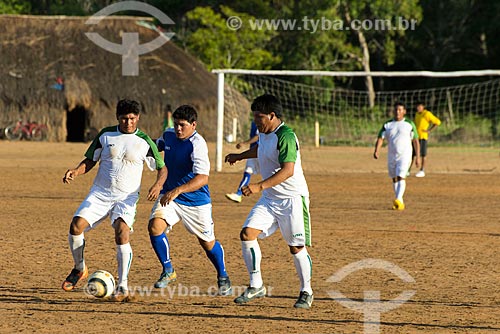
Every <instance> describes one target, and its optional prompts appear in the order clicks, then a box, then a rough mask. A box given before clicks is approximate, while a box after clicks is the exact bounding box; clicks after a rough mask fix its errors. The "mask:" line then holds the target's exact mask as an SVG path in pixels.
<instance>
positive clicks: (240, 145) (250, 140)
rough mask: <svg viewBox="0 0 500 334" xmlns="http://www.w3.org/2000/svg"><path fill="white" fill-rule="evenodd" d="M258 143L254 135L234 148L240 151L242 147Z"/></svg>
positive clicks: (256, 136)
mask: <svg viewBox="0 0 500 334" xmlns="http://www.w3.org/2000/svg"><path fill="white" fill-rule="evenodd" d="M258 141H259V135H255V136H253V137H252V138H250V139H248V140H245V141H242V142H241V143H238V144H236V148H237V149H240V148H241V147H242V146H243V145H252V144H253V143H256V142H258Z"/></svg>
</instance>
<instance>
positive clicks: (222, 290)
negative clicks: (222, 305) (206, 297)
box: [217, 277, 233, 296]
mask: <svg viewBox="0 0 500 334" xmlns="http://www.w3.org/2000/svg"><path fill="white" fill-rule="evenodd" d="M217 286H218V287H219V295H220V296H229V295H231V293H233V288H232V287H231V281H230V280H229V277H219V278H218V279H217Z"/></svg>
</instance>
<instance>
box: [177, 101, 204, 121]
mask: <svg viewBox="0 0 500 334" xmlns="http://www.w3.org/2000/svg"><path fill="white" fill-rule="evenodd" d="M172 118H173V119H183V120H186V121H188V123H190V124H193V122H194V121H196V120H198V113H197V112H196V109H194V107H193V106H190V105H188V104H184V105H182V106H180V107H178V108H177V109H175V111H174V113H173V114H172Z"/></svg>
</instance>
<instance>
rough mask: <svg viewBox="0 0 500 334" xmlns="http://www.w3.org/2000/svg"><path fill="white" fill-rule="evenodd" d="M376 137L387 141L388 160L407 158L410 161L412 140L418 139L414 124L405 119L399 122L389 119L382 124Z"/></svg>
mask: <svg viewBox="0 0 500 334" xmlns="http://www.w3.org/2000/svg"><path fill="white" fill-rule="evenodd" d="M378 137H379V138H385V139H387V143H388V149H387V151H388V159H389V160H400V159H408V158H409V159H410V161H411V156H412V152H413V146H412V140H413V139H418V134H417V129H416V127H415V123H413V122H412V121H410V120H408V119H406V118H403V119H402V120H401V121H396V120H394V119H391V120H390V121H387V122H385V123H384V125H383V126H382V129H380V131H379V134H378Z"/></svg>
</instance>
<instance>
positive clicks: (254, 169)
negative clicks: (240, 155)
mask: <svg viewBox="0 0 500 334" xmlns="http://www.w3.org/2000/svg"><path fill="white" fill-rule="evenodd" d="M245 173H248V174H260V168H259V159H257V158H253V159H247V162H246V165H245Z"/></svg>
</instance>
